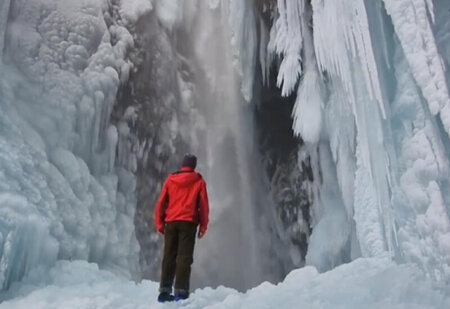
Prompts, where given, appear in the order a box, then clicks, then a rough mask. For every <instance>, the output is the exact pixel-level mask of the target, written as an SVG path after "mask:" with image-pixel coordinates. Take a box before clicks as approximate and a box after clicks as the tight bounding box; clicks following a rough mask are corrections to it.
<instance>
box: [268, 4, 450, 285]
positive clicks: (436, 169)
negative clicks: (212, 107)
mask: <svg viewBox="0 0 450 309" xmlns="http://www.w3.org/2000/svg"><path fill="white" fill-rule="evenodd" d="M293 2H296V3H297V4H298V3H303V2H301V1H289V0H285V1H282V0H280V1H277V4H278V6H277V7H276V9H275V14H274V16H275V19H274V25H273V28H272V36H271V40H270V42H269V43H268V44H267V49H268V50H269V51H274V50H276V51H278V52H279V54H280V55H282V56H283V58H282V61H286V62H287V61H290V60H289V59H292V57H293V56H296V57H297V59H301V64H302V67H301V69H302V70H301V71H300V70H298V69H297V67H296V66H295V65H293V64H291V65H290V66H289V68H290V69H291V71H290V73H291V74H286V71H285V69H284V67H283V62H282V63H281V65H280V67H279V68H278V77H279V78H280V79H282V80H283V87H282V91H285V90H286V89H285V88H284V86H286V85H296V82H297V79H298V76H297V74H294V73H295V72H303V73H302V76H301V77H300V82H299V83H298V90H297V101H296V105H295V107H294V111H293V117H294V120H295V121H294V127H293V129H294V131H295V133H297V134H299V135H300V136H301V137H303V139H304V141H305V142H307V143H309V144H312V145H313V146H312V147H309V148H308V149H312V151H311V154H312V158H313V159H314V158H316V159H317V165H315V164H314V163H313V167H314V168H315V179H316V181H317V191H316V199H317V201H318V203H316V204H315V208H314V209H313V212H312V213H313V225H314V226H313V232H312V234H311V238H310V243H309V248H308V250H309V252H308V256H307V262H308V263H310V264H312V265H316V266H317V267H318V268H319V269H321V270H323V269H324V267H325V268H326V265H328V267H333V264H334V263H336V262H338V261H339V260H340V261H345V260H346V259H348V258H351V259H353V258H355V256H359V255H362V256H386V255H390V256H392V257H393V258H395V259H396V260H397V261H409V262H411V261H414V262H416V263H418V265H420V267H422V268H423V269H425V270H426V271H427V272H428V274H429V275H430V276H431V277H433V278H434V279H436V280H443V281H448V280H449V278H450V260H449V256H450V251H449V249H450V238H449V230H450V229H449V227H450V225H449V222H450V220H449V206H448V205H449V201H450V200H449V192H450V187H449V182H448V178H449V176H450V174H449V167H448V166H449V162H448V158H449V149H450V148H449V146H450V145H449V142H448V132H449V129H448V127H449V125H448V118H449V117H450V113H449V111H448V106H449V100H450V99H449V94H448V83H449V73H448V71H447V72H446V69H448V64H449V60H450V55H449V52H448V51H449V48H448V46H449V39H448V32H449V29H450V28H449V23H448V18H449V9H450V7H449V6H450V4H449V3H448V2H446V1H424V0H416V1H401V0H399V1H397V0H393V1H390V0H389V1H388V0H385V1H379V0H377V1H362V0H352V1H347V0H339V1H321V0H313V1H311V3H310V4H309V3H305V4H304V7H303V6H302V8H303V9H302V10H301V11H299V12H297V13H298V14H293V15H289V14H286V8H287V7H288V6H289V5H291V6H292V5H293ZM292 11H293V10H291V11H290V12H292ZM294 11H295V10H294ZM311 14H312V21H310V20H309V18H310V17H309V16H310V15H311ZM302 23H303V24H307V25H309V26H310V27H312V31H304V30H303V31H300V29H305V28H306V27H304V26H302ZM299 25H300V26H299ZM291 27H295V29H291ZM309 29H310V28H309V27H308V30H309ZM295 31H297V32H296V35H295V37H294V38H291V39H287V38H290V37H291V34H292V33H294V32H295ZM311 32H312V41H313V42H312V43H308V40H309V36H311V34H310V33H311ZM275 34H276V35H275ZM300 36H301V38H300ZM311 45H312V46H313V50H312V51H311V48H309V47H310V46H311ZM276 47H278V48H279V49H278V50H277V49H276ZM280 47H282V48H280ZM300 51H301V52H300ZM289 52H295V53H297V54H296V55H292V54H290V53H289ZM311 53H312V55H310V54H311ZM299 61H300V60H299ZM319 81H322V82H323V84H322V85H320V82H319ZM279 86H280V83H279ZM292 90H295V89H292ZM289 92H291V91H289ZM289 92H287V93H289ZM314 145H315V146H314ZM315 149H318V152H319V155H315V153H316V150H315ZM329 152H330V153H331V158H332V161H333V163H332V164H329V156H328V155H324V153H325V154H327V153H329ZM330 177H336V181H335V182H334V183H331V184H330V183H329V181H328V179H330ZM333 186H334V188H333ZM330 192H334V194H335V196H340V198H341V199H342V201H343V205H344V209H345V212H346V216H347V218H348V221H347V223H346V224H340V225H338V226H336V225H335V224H333V223H334V222H333V221H331V222H330V219H329V218H330V217H332V218H335V221H338V222H340V221H341V220H342V219H341V217H340V216H337V215H333V214H335V213H336V212H337V213H339V211H340V210H339V207H340V206H338V205H339V203H336V202H335V203H334V204H335V206H334V207H330V206H331V205H332V204H333V203H331V204H330V205H326V204H323V203H327V202H326V201H328V203H330V202H329V196H330ZM335 201H336V200H335ZM336 208H338V209H336ZM344 226H345V227H344ZM339 227H340V228H339ZM348 228H350V230H347V229H348ZM343 235H347V236H346V237H347V239H346V240H345V239H344V240H343V239H342V237H343ZM329 239H336V244H339V243H340V244H341V246H340V249H338V247H335V248H334V249H333V247H332V246H328V247H329V248H330V250H325V249H324V248H322V244H323V243H327V241H328V240H329ZM328 247H325V248H328Z"/></svg>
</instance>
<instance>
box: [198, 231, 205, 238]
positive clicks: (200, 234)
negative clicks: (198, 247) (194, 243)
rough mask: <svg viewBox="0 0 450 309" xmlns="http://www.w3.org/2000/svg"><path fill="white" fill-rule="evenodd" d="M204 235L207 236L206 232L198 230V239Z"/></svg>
mask: <svg viewBox="0 0 450 309" xmlns="http://www.w3.org/2000/svg"><path fill="white" fill-rule="evenodd" d="M203 236H205V232H202V231H198V239H200V238H202V237H203Z"/></svg>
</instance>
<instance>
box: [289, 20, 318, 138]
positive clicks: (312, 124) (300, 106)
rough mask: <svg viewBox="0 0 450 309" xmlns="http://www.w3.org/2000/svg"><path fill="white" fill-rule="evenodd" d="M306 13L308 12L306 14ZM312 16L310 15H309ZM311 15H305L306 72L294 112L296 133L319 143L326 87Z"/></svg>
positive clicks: (303, 26) (303, 24) (303, 28)
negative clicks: (318, 57)
mask: <svg viewBox="0 0 450 309" xmlns="http://www.w3.org/2000/svg"><path fill="white" fill-rule="evenodd" d="M305 15H306V14H305ZM309 16H310V15H309ZM307 20H310V17H308V18H307V17H306V16H304V18H303V20H302V30H303V38H304V43H305V46H304V54H305V70H306V71H305V74H304V75H303V77H302V80H301V82H300V86H299V88H298V92H297V99H296V102H295V106H294V110H293V112H292V115H293V118H294V123H293V130H294V133H295V134H297V135H299V136H301V137H302V138H303V140H304V141H305V142H307V143H317V142H318V141H319V138H320V132H321V130H322V108H323V98H322V94H323V93H324V87H323V82H322V79H321V78H320V76H319V72H318V70H317V64H316V60H315V58H314V49H313V46H312V33H311V30H310V29H309V28H308V26H307Z"/></svg>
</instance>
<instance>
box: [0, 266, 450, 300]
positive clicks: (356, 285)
mask: <svg viewBox="0 0 450 309" xmlns="http://www.w3.org/2000/svg"><path fill="white" fill-rule="evenodd" d="M43 278H45V280H43ZM11 293H13V294H15V298H14V299H12V300H10V301H5V302H4V303H2V304H0V308H1V309H6V308H7V309H25V308H27V309H28V308H33V309H41V308H42V309H44V308H45V309H52V308H55V309H56V308H58V309H59V308H64V309H71V308H129V309H131V308H179V307H183V308H258V309H264V308H267V309H269V308H333V309H336V308H346V309H350V308H358V309H359V308H385V309H387V308H398V309H400V308H408V309H416V308H417V309H418V308H421V309H424V308H439V309H443V308H450V289H449V287H448V286H447V287H437V286H433V284H432V283H431V281H430V280H429V279H427V278H426V277H425V276H424V275H423V273H422V272H421V271H420V270H419V269H418V268H417V266H415V265H413V264H404V265H397V264H394V263H392V262H389V261H388V260H384V259H377V258H371V259H369V258H368V259H357V260H355V261H353V262H352V263H350V264H344V265H342V266H339V267H337V268H335V269H333V270H332V271H329V272H326V273H322V274H319V273H318V272H317V270H316V269H315V268H314V267H305V268H303V269H299V270H295V271H293V272H291V273H290V274H289V275H288V276H287V277H286V279H285V280H284V281H283V282H281V283H279V284H277V285H273V284H270V283H267V282H264V283H262V284H260V285H259V286H258V287H256V288H253V289H251V290H249V291H247V292H246V293H239V292H237V291H236V290H233V289H230V288H226V287H222V286H221V287H218V288H216V289H211V288H204V289H197V290H195V291H194V292H193V294H192V295H191V297H190V299H188V300H186V301H183V302H178V303H168V304H159V303H157V301H156V297H157V295H158V284H157V283H155V282H151V281H143V282H141V283H139V284H135V283H134V282H131V281H127V280H125V279H121V278H119V277H117V276H115V275H114V274H112V273H110V272H107V271H103V270H99V269H98V267H97V266H96V265H95V264H88V263H87V262H85V261H73V262H68V261H60V262H58V263H57V265H56V266H55V267H54V268H53V269H52V270H51V271H50V272H48V273H42V272H39V271H34V272H32V273H30V275H29V276H28V277H27V279H26V280H24V282H23V283H21V284H18V285H14V286H13V287H12V289H11Z"/></svg>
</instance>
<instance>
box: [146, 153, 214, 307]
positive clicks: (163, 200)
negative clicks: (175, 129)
mask: <svg viewBox="0 0 450 309" xmlns="http://www.w3.org/2000/svg"><path fill="white" fill-rule="evenodd" d="M196 165H197V158H196V157H195V156H193V155H190V154H188V155H186V156H185V157H184V159H183V163H182V169H181V170H180V171H179V172H176V173H173V174H171V175H170V176H169V177H168V178H167V180H166V182H165V183H164V186H163V188H162V191H161V195H160V196H159V199H158V202H157V204H156V209H155V225H156V229H157V230H158V232H160V233H161V234H164V257H163V261H162V267H161V268H162V269H161V282H160V287H159V291H160V294H159V296H158V301H160V302H165V301H172V300H174V299H175V300H176V299H185V298H187V297H189V281H190V275H191V264H192V262H193V255H194V245H195V233H196V231H197V225H200V229H199V231H198V238H202V237H203V235H204V234H205V232H206V229H207V227H208V216H209V205H208V195H207V193H206V183H205V181H204V180H203V178H202V176H201V175H200V174H198V173H196V172H195V167H196ZM174 278H176V282H175V296H173V295H171V292H172V286H173V281H174Z"/></svg>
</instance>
